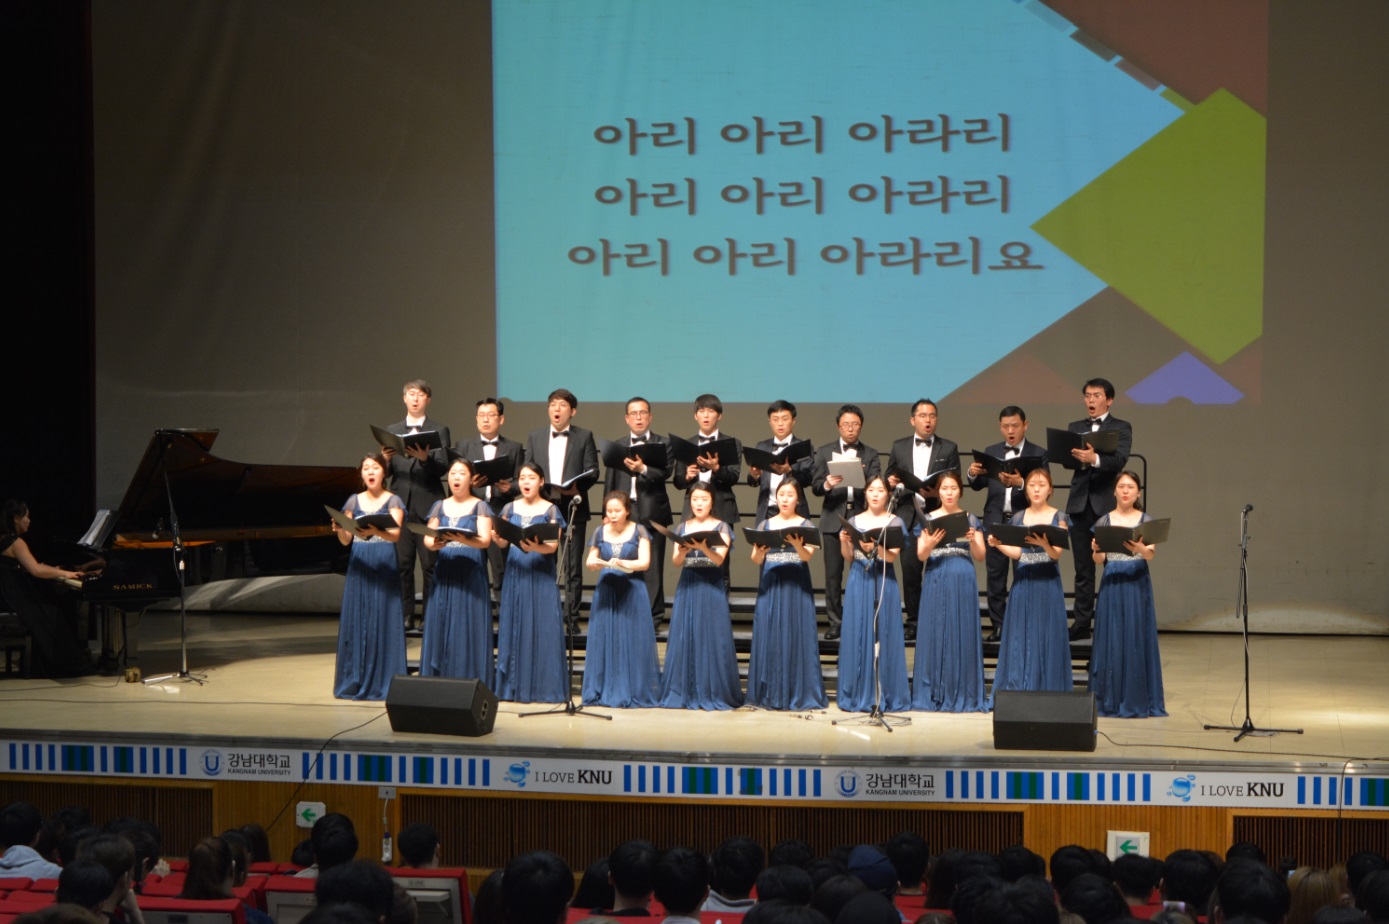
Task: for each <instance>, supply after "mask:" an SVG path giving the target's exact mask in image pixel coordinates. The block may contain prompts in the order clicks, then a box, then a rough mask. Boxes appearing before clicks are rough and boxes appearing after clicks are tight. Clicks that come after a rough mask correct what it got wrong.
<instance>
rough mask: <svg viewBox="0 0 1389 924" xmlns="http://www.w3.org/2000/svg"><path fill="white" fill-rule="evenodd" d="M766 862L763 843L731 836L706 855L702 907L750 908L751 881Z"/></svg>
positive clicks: (742, 910)
mask: <svg viewBox="0 0 1389 924" xmlns="http://www.w3.org/2000/svg"><path fill="white" fill-rule="evenodd" d="M765 865H766V857H765V855H764V854H763V852H762V845H760V844H758V843H757V842H756V841H754V840H752V839H751V838H747V837H730V838H728V839H726V840H725V841H724V842H723V843H722V844H719V846H717V847H715V848H714V852H713V853H712V854H710V856H709V877H710V880H711V882H710V890H709V897H708V898H707V899H705V901H704V908H703V910H704V911H723V912H730V913H737V914H745V913H747V912H748V911H749V910H751V909H752V906H753V904H754V900H753V899H752V898H751V895H752V887H753V884H754V883H756V882H757V877H758V874H760V873H761V872H762V869H763V867H764V866H765Z"/></svg>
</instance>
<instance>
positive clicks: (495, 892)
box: [473, 869, 607, 924]
mask: <svg viewBox="0 0 1389 924" xmlns="http://www.w3.org/2000/svg"><path fill="white" fill-rule="evenodd" d="M606 878H607V874H606V873H604V879H605V880H606ZM473 924H506V904H505V900H504V898H503V896H502V870H499V869H494V870H492V872H490V873H488V874H487V878H486V879H484V880H482V884H481V885H479V886H478V887H477V892H476V893H475V894H474V895H473Z"/></svg>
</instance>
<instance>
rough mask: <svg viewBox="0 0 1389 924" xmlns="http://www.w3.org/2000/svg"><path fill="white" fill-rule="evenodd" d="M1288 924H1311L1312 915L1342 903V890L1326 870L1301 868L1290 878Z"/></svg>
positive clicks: (1294, 871)
mask: <svg viewBox="0 0 1389 924" xmlns="http://www.w3.org/2000/svg"><path fill="white" fill-rule="evenodd" d="M1288 895H1289V904H1288V924H1311V920H1312V915H1314V914H1316V913H1317V912H1318V911H1320V910H1321V909H1322V908H1325V907H1326V906H1327V905H1339V904H1340V903H1341V888H1340V886H1338V885H1337V884H1336V880H1335V878H1333V877H1332V875H1331V874H1330V873H1328V872H1326V871H1325V870H1320V869H1315V868H1313V867H1311V866H1301V867H1298V868H1297V869H1295V870H1293V874H1292V875H1291V876H1289V877H1288Z"/></svg>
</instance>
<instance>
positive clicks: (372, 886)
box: [313, 815, 395, 924]
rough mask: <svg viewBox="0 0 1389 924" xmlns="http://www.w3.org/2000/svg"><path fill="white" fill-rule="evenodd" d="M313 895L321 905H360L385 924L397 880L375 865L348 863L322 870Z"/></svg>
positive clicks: (362, 861)
mask: <svg viewBox="0 0 1389 924" xmlns="http://www.w3.org/2000/svg"><path fill="white" fill-rule="evenodd" d="M324 817H325V818H326V817H327V816H326V815H325V816H324ZM313 894H314V897H315V898H316V899H318V903H319V904H320V905H340V904H355V905H360V906H362V907H363V908H365V909H366V911H367V914H368V915H370V916H371V919H372V920H373V921H375V922H377V924H386V919H387V918H388V917H390V914H391V905H392V904H393V903H394V901H395V880H393V879H392V878H391V874H390V873H388V872H386V871H385V870H384V869H382V868H381V867H380V866H378V865H376V864H375V863H370V862H368V861H366V860H348V861H347V862H346V863H336V864H334V865H332V866H330V867H328V868H327V869H324V870H320V871H319V874H318V882H317V883H315V884H314V887H313Z"/></svg>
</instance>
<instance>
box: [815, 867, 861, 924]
mask: <svg viewBox="0 0 1389 924" xmlns="http://www.w3.org/2000/svg"><path fill="white" fill-rule="evenodd" d="M867 891H868V886H866V885H864V884H863V880H862V879H859V878H858V877H857V876H850V875H849V874H848V873H840V874H839V875H837V876H831V877H829V878H828V879H826V880H825V881H824V882H822V883H820V884H819V885H818V886H816V887H815V894H814V895H812V896H811V898H810V907H812V908H814V909H815V910H816V911H818V912H820V913H821V914H823V915H824V916H825V917H827V918H829V919H830V920H831V921H833V920H834V919H835V918H837V917H839V912H840V911H842V910H843V909H844V906H845V905H847V904H848V903H849V900H850V899H851V898H853V897H854V896H856V895H861V894H862V893H864V892H867Z"/></svg>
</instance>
